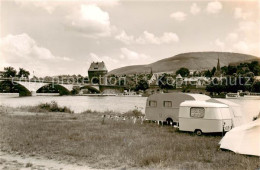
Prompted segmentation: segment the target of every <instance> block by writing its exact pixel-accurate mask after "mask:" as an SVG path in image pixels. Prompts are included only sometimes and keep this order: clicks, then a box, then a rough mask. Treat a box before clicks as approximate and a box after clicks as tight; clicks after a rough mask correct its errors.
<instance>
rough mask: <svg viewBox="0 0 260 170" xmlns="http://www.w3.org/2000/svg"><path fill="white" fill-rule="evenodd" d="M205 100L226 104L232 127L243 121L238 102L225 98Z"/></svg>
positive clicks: (241, 123)
mask: <svg viewBox="0 0 260 170" xmlns="http://www.w3.org/2000/svg"><path fill="white" fill-rule="evenodd" d="M207 102H213V103H222V104H226V105H228V106H229V109H230V113H231V116H232V122H233V127H237V126H240V125H243V124H244V123H245V121H244V117H243V115H242V112H241V108H240V106H239V105H238V104H236V103H234V102H232V101H229V100H226V99H209V100H207Z"/></svg>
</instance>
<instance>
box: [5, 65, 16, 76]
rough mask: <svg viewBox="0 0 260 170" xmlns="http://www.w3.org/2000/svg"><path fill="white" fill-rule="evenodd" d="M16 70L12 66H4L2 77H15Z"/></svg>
mask: <svg viewBox="0 0 260 170" xmlns="http://www.w3.org/2000/svg"><path fill="white" fill-rule="evenodd" d="M16 73H17V71H16V70H15V69H14V68H13V67H5V68H4V77H8V78H9V77H15V76H16Z"/></svg>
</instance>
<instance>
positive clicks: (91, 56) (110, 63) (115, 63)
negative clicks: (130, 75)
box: [87, 53, 120, 70]
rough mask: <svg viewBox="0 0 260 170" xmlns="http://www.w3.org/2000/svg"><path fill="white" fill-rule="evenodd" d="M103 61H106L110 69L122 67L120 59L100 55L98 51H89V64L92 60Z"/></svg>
mask: <svg viewBox="0 0 260 170" xmlns="http://www.w3.org/2000/svg"><path fill="white" fill-rule="evenodd" d="M102 61H104V63H105V65H106V67H107V69H108V70H111V69H115V68H117V67H120V65H119V60H117V59H115V58H112V57H109V56H99V55H97V54H96V53H89V57H88V60H87V64H88V65H90V64H91V63H92V62H102Z"/></svg>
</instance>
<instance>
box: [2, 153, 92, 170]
mask: <svg viewBox="0 0 260 170" xmlns="http://www.w3.org/2000/svg"><path fill="white" fill-rule="evenodd" d="M0 169H3V170H4V169H5V170H18V169H39V170H40V169H41V170H45V169H51V170H56V169H57V170H58V169H59V170H60V169H64V170H75V169H77V170H88V169H90V170H94V169H93V168H90V167H88V166H85V165H84V166H83V165H82V166H80V165H76V164H66V163H62V162H59V161H55V160H48V159H44V158H40V157H29V156H20V155H14V154H9V153H5V152H1V151H0Z"/></svg>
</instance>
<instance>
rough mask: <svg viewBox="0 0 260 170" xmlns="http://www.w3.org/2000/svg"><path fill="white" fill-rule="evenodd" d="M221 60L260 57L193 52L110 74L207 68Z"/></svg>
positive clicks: (120, 69)
mask: <svg viewBox="0 0 260 170" xmlns="http://www.w3.org/2000/svg"><path fill="white" fill-rule="evenodd" d="M218 58H219V60H220V66H221V67H222V66H225V65H226V66H227V65H228V64H231V63H240V62H246V61H247V62H248V61H253V60H259V58H258V57H256V56H252V55H247V54H240V53H229V52H191V53H183V54H178V55H175V56H173V57H169V58H165V59H162V60H159V61H157V62H154V63H151V64H147V65H133V66H126V67H121V68H118V69H115V70H112V71H110V72H109V74H115V75H124V74H126V75H127V74H135V73H150V72H151V69H152V71H153V73H159V72H176V70H178V69H179V68H181V67H186V68H188V69H190V70H206V69H212V68H213V67H214V66H217V59H218Z"/></svg>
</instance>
